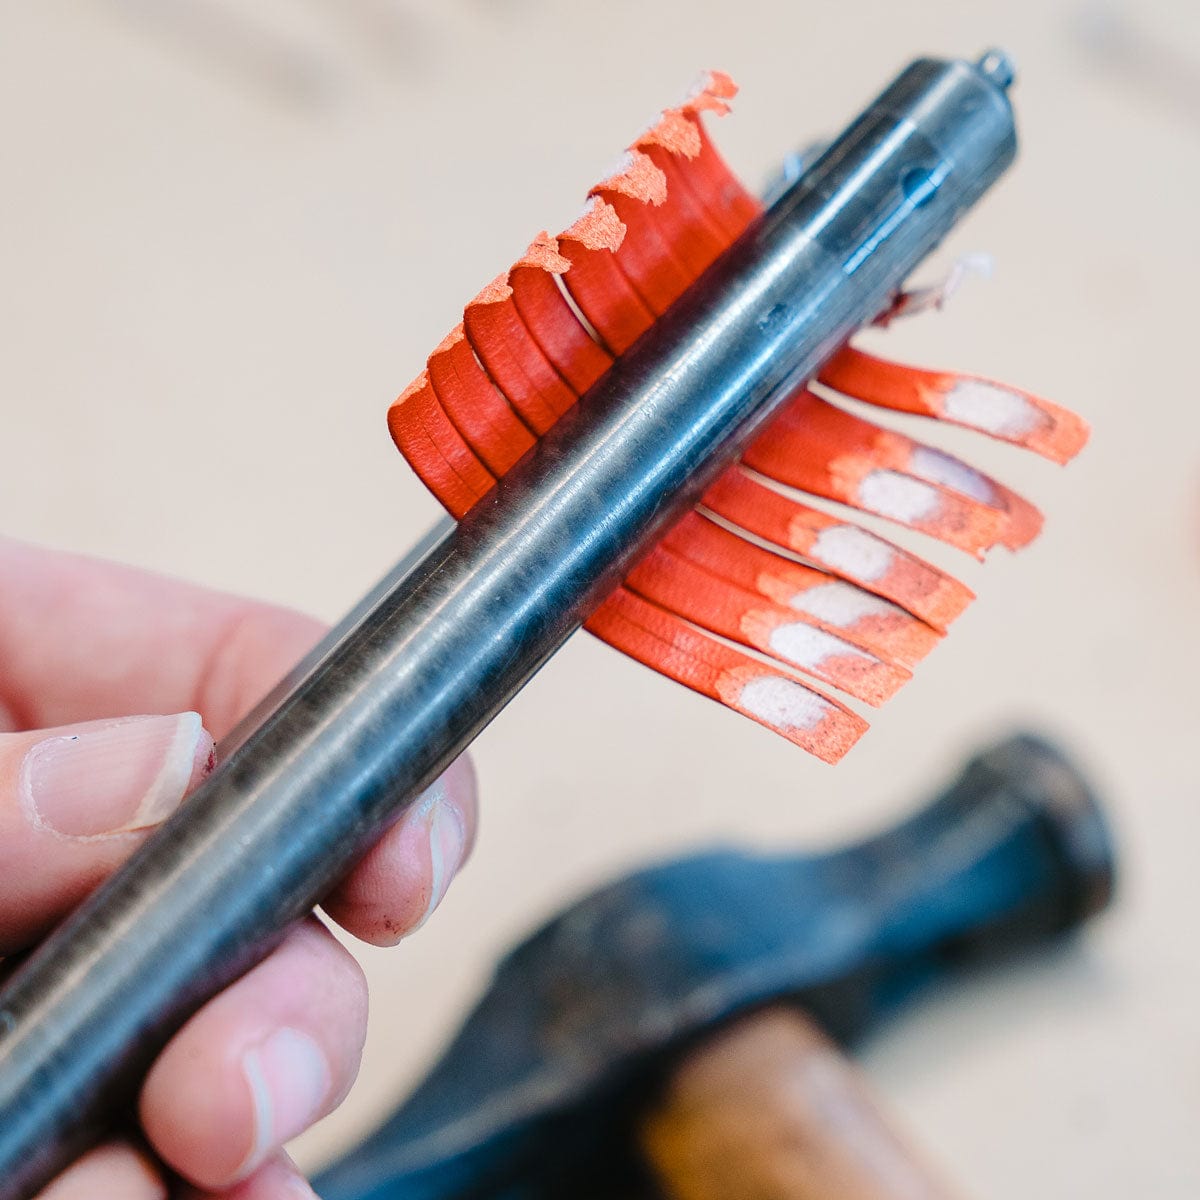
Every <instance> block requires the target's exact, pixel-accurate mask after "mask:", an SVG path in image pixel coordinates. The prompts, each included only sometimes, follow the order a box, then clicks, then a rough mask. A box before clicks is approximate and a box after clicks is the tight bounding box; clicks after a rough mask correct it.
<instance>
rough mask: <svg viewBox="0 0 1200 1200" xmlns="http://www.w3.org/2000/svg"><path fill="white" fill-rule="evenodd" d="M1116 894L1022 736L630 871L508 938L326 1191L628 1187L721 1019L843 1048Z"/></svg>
mask: <svg viewBox="0 0 1200 1200" xmlns="http://www.w3.org/2000/svg"><path fill="white" fill-rule="evenodd" d="M1112 886H1113V858H1112V851H1111V843H1110V839H1109V836H1108V833H1107V830H1106V826H1105V822H1104V819H1103V817H1102V815H1101V813H1100V810H1099V808H1098V806H1097V804H1096V801H1095V799H1094V797H1093V795H1092V793H1091V791H1090V789H1089V788H1088V787H1087V785H1086V784H1085V783H1084V781H1083V779H1082V778H1081V776H1080V775H1079V774H1078V772H1077V771H1076V770H1075V769H1074V768H1073V767H1072V766H1071V765H1070V763H1069V762H1068V761H1067V760H1066V759H1065V758H1064V757H1063V756H1062V755H1061V754H1060V753H1059V752H1058V751H1057V750H1055V749H1054V748H1053V747H1051V746H1050V745H1048V744H1047V743H1046V742H1044V741H1041V740H1039V739H1037V738H1034V737H1030V736H1018V737H1014V738H1010V739H1008V740H1007V741H1004V742H1001V743H1000V744H998V745H996V746H994V747H992V748H990V749H988V750H986V751H985V752H983V753H981V754H979V755H977V756H976V757H974V758H973V759H971V761H970V762H969V763H968V764H967V766H966V767H965V768H964V770H963V771H962V773H961V775H960V776H959V778H958V779H957V780H956V781H955V782H954V783H953V784H952V785H951V786H950V787H949V788H947V789H946V790H945V791H944V792H943V793H942V794H941V795H940V796H938V797H937V798H936V799H935V800H934V801H933V802H932V803H931V804H929V805H928V806H927V807H926V808H924V809H923V810H921V811H919V812H917V813H916V814H915V815H914V816H912V817H910V818H909V819H908V820H906V821H904V822H903V823H901V824H900V825H898V826H896V827H895V828H893V829H890V830H888V831H886V832H884V833H881V834H879V835H877V836H875V837H873V838H870V839H868V840H866V841H863V842H859V843H857V844H854V845H850V846H847V847H845V848H843V849H839V850H836V851H834V852H832V853H829V854H824V855H817V856H812V855H807V856H772V855H767V856H763V855H753V854H747V853H741V852H737V851H733V850H715V851H712V852H708V853H703V854H698V855H694V856H690V857H687V858H681V859H677V860H674V861H671V862H667V863H663V864H661V865H658V866H653V867H649V868H647V869H645V870H641V871H638V872H636V873H634V874H632V875H630V876H628V877H626V878H624V879H622V880H620V881H618V882H616V883H613V884H610V885H609V886H607V887H605V888H603V889H601V890H600V891H598V892H595V893H594V894H592V895H590V896H588V897H586V898H585V899H583V900H581V901H579V902H578V903H577V904H575V905H574V906H572V907H571V908H569V909H567V910H566V911H565V912H563V913H562V914H561V915H559V916H558V917H556V918H555V919H554V920H552V921H550V922H549V923H548V924H547V925H545V926H544V927H543V928H541V929H540V930H538V931H537V932H536V933H535V934H533V935H532V936H531V937H530V938H529V939H528V940H527V941H525V942H523V943H522V944H521V945H519V946H517V947H516V948H515V949H514V950H513V951H512V952H511V953H510V954H509V955H508V956H507V957H506V958H505V959H504V960H503V961H502V962H501V963H500V964H499V966H498V968H497V970H496V974H495V978H494V980H493V982H492V985H491V987H490V988H489V989H488V991H487V993H486V994H485V995H484V997H483V999H482V1000H481V1001H480V1002H479V1004H478V1005H477V1006H476V1008H475V1010H474V1011H473V1012H472V1013H471V1014H470V1016H469V1017H468V1018H467V1020H466V1021H465V1023H464V1024H463V1026H462V1028H461V1030H460V1031H459V1033H458V1035H457V1037H456V1038H455V1039H454V1041H453V1042H452V1043H451V1045H450V1047H449V1048H448V1050H447V1051H446V1052H445V1054H444V1055H443V1056H442V1058H441V1060H440V1061H439V1062H438V1063H437V1064H436V1065H435V1066H434V1068H433V1069H432V1071H431V1072H430V1073H429V1075H428V1076H427V1077H426V1079H425V1080H424V1082H422V1083H421V1085H420V1086H419V1087H418V1088H417V1090H416V1091H415V1092H414V1093H413V1095H412V1096H411V1098H410V1099H409V1100H408V1101H406V1102H405V1103H404V1104H403V1105H401V1107H400V1108H399V1109H397V1111H396V1112H395V1113H394V1114H393V1115H392V1116H391V1117H390V1118H388V1120H387V1121H386V1122H385V1123H384V1124H383V1125H382V1126H381V1127H380V1128H379V1129H378V1130H377V1131H376V1132H375V1133H374V1134H372V1135H371V1136H370V1137H368V1138H367V1139H366V1141H364V1142H363V1143H362V1144H361V1145H360V1146H358V1147H357V1148H356V1149H354V1150H353V1151H351V1152H350V1153H349V1154H348V1155H347V1156H346V1157H344V1158H343V1159H341V1160H340V1161H339V1162H337V1163H335V1164H334V1165H333V1166H332V1167H330V1168H329V1169H328V1171H327V1172H326V1173H325V1174H324V1175H323V1176H321V1177H320V1178H318V1179H317V1180H316V1181H315V1186H316V1188H317V1190H318V1193H319V1194H320V1195H321V1196H323V1197H325V1200H401V1198H403V1200H434V1198H443V1197H444V1198H449V1197H469V1196H481V1195H484V1194H486V1195H488V1196H493V1197H497V1196H501V1195H502V1196H504V1197H506V1198H511V1200H515V1198H516V1197H525V1198H529V1200H532V1198H533V1197H539V1196H541V1197H545V1196H552V1195H556V1194H563V1195H574V1196H584V1195H586V1194H588V1193H589V1191H591V1190H592V1189H593V1188H594V1187H595V1186H596V1185H597V1184H598V1183H599V1182H600V1181H601V1180H604V1181H606V1183H608V1184H613V1185H619V1186H621V1187H623V1188H626V1189H628V1188H629V1187H630V1186H631V1184H630V1180H631V1179H633V1178H634V1177H635V1176H636V1170H637V1168H636V1166H635V1165H634V1164H633V1162H632V1159H631V1151H630V1147H631V1146H632V1144H633V1142H632V1138H631V1137H630V1136H629V1130H630V1121H631V1119H632V1115H633V1114H634V1112H635V1110H636V1104H637V1102H638V1101H644V1100H645V1099H646V1097H647V1096H648V1095H649V1094H650V1093H651V1092H652V1090H653V1088H654V1087H655V1085H656V1081H657V1080H658V1079H659V1078H661V1076H662V1073H663V1071H664V1070H665V1069H666V1067H667V1065H668V1064H669V1063H670V1062H671V1061H672V1060H673V1059H674V1058H675V1057H676V1055H677V1054H678V1053H679V1052H681V1051H682V1050H683V1049H684V1048H686V1047H687V1046H688V1045H689V1044H690V1043H692V1042H693V1041H695V1040H696V1039H698V1038H700V1037H702V1036H703V1035H704V1034H705V1033H706V1032H708V1031H709V1030H711V1029H713V1028H715V1027H716V1026H718V1025H720V1024H721V1023H723V1022H725V1021H728V1020H730V1019H732V1018H734V1017H736V1016H738V1015H740V1014H742V1013H744V1012H746V1011H748V1010H751V1009H753V1008H755V1007H757V1006H760V1005H764V1004H767V1003H770V1002H777V1001H779V1000H781V999H786V1000H788V1001H790V1002H792V1003H794V1004H796V1005H797V1006H799V1007H801V1008H803V1009H804V1010H806V1011H807V1012H808V1013H809V1014H810V1015H811V1016H812V1017H813V1018H815V1020H816V1021H817V1022H818V1023H819V1024H821V1025H822V1026H823V1027H824V1029H825V1030H826V1031H827V1032H828V1033H829V1034H831V1035H832V1036H833V1037H834V1038H835V1039H837V1040H838V1041H840V1042H841V1043H842V1044H843V1045H849V1044H852V1043H853V1042H854V1041H856V1040H857V1039H859V1038H861V1037H862V1036H864V1035H865V1034H867V1033H868V1032H869V1031H870V1030H871V1029H872V1028H873V1027H874V1026H875V1025H877V1024H878V1023H879V1022H880V1021H882V1020H883V1019H884V1018H886V1017H887V1015H888V1014H889V1013H890V1012H892V1011H894V1010H895V1009H896V1008H897V1007H898V1006H899V1005H900V1004H901V1003H902V1002H903V1001H904V1000H905V999H907V998H908V997H909V996H910V995H911V994H912V993H913V992H915V991H917V990H918V989H919V988H920V987H922V986H923V985H926V984H928V983H930V982H931V981H933V980H935V979H936V978H938V977H939V976H942V975H945V974H948V973H950V972H952V971H953V970H955V969H956V968H960V967H962V966H963V965H965V964H969V963H972V962H978V961H980V960H986V959H989V958H994V957H996V956H998V955H1002V954H1004V953H1005V952H1010V951H1012V950H1014V949H1017V948H1020V947H1024V946H1029V945H1033V944H1036V943H1038V942H1041V941H1044V940H1046V939H1049V938H1053V937H1055V936H1056V935H1060V934H1063V933H1066V932H1067V931H1069V930H1071V929H1073V928H1075V927H1076V926H1077V925H1078V924H1080V923H1081V922H1082V921H1083V920H1084V919H1085V918H1086V917H1087V916H1089V915H1090V914H1092V913H1095V912H1097V911H1099V910H1100V909H1101V908H1103V907H1104V906H1105V905H1106V904H1107V902H1108V900H1109V898H1110V896H1111V894H1112ZM626 1194H628V1191H626Z"/></svg>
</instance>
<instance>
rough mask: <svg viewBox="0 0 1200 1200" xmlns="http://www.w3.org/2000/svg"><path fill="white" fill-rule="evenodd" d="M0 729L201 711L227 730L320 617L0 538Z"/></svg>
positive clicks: (218, 732)
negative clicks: (134, 714) (0, 583)
mask: <svg viewBox="0 0 1200 1200" xmlns="http://www.w3.org/2000/svg"><path fill="white" fill-rule="evenodd" d="M0 579H2V580H3V581H4V586H3V587H2V588H0V662H2V663H4V672H3V675H2V677H0V731H4V730H6V729H7V730H10V731H11V730H23V729H37V728H44V727H47V726H54V725H66V724H71V723H74V722H77V721H91V720H97V719H99V718H102V717H115V716H122V715H124V714H126V713H130V712H165V713H170V712H180V711H185V710H195V711H197V712H200V713H203V714H204V719H205V724H206V726H207V727H208V728H209V729H210V730H211V731H212V733H213V734H214V735H215V736H216V737H217V738H220V737H221V736H223V735H224V734H225V733H226V732H227V731H228V730H229V729H230V728H231V727H232V726H233V725H234V724H236V722H237V721H238V719H239V718H240V717H242V716H243V715H244V714H245V713H247V712H248V711H249V710H250V709H251V708H253V706H254V704H255V703H256V702H257V701H258V700H259V699H260V698H261V697H262V696H263V695H265V694H266V692H267V691H268V690H269V689H270V688H271V687H272V686H273V685H274V684H275V683H277V682H278V681H279V680H280V679H281V678H282V677H283V676H284V674H286V672H287V671H288V670H289V669H290V668H291V667H292V666H294V665H295V663H296V662H297V661H298V660H299V659H300V658H301V657H302V656H303V655H304V654H305V653H306V652H307V651H308V650H309V649H311V647H312V646H313V645H314V644H315V643H316V641H317V639H318V638H319V637H320V636H321V634H322V632H323V631H324V627H323V626H322V625H321V624H320V622H318V621H315V620H313V619H312V618H311V617H306V616H303V615H302V614H300V613H297V612H294V611H292V610H290V609H285V608H276V607H274V606H272V605H269V604H263V603H260V602H258V601H253V600H246V599H243V598H241V597H237V596H230V595H227V594H225V593H222V592H216V591H211V590H209V589H207V588H202V587H197V586H194V585H192V584H187V583H183V582H181V581H179V580H175V579H169V578H167V577H165V576H162V575H156V574H154V573H152V572H149V571H142V570H138V569H137V568H134V567H127V566H122V565H120V564H117V563H111V562H105V561H103V560H101V559H94V558H87V557H84V556H82V555H76V554H68V553H64V552H62V551H57V550H48V549H45V548H42V547H39V546H31V545H28V544H26V543H23V542H18V541H15V540H13V539H11V538H0Z"/></svg>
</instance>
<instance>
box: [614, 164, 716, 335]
mask: <svg viewBox="0 0 1200 1200" xmlns="http://www.w3.org/2000/svg"><path fill="white" fill-rule="evenodd" d="M590 195H593V196H598V197H599V198H600V199H602V200H604V201H605V202H606V203H607V204H609V205H611V206H612V209H613V211H614V212H615V213H616V214H617V217H618V218H619V219H620V221H621V223H622V224H623V225H624V226H625V229H626V231H627V232H626V235H625V239H624V241H623V242H622V243H621V246H620V248H619V249H618V250H617V251H616V258H617V264H618V266H619V267H620V268H621V270H622V272H623V273H624V274H625V277H626V278H627V279H628V280H629V282H630V283H631V284H632V285H633V287H634V289H635V290H636V291H637V294H638V296H639V297H641V299H642V301H643V302H644V303H645V305H646V307H647V308H649V309H650V310H651V312H653V313H655V314H656V315H658V314H661V313H664V312H666V310H667V308H668V307H670V305H671V304H672V303H673V302H674V301H675V300H677V299H678V298H679V296H681V295H682V294H683V292H684V291H685V290H686V289H687V286H688V284H690V283H691V282H692V280H693V279H694V278H695V273H694V272H692V271H689V270H688V268H687V267H686V266H685V265H684V261H683V259H682V257H681V256H677V255H676V253H675V252H674V250H673V247H672V240H671V228H670V222H669V221H664V220H663V213H662V212H660V211H659V209H660V206H662V205H663V204H665V202H666V199H667V181H666V177H665V176H664V175H663V173H662V172H661V171H660V170H659V169H658V168H657V167H656V166H655V165H654V164H653V163H652V162H651V161H650V159H649V158H648V157H647V156H646V155H645V154H643V153H641V151H638V150H631V151H628V152H627V153H626V155H625V157H624V159H623V160H622V162H621V165H620V167H619V168H618V169H617V171H616V172H614V173H613V174H612V175H610V176H608V178H607V179H603V180H601V181H600V182H599V183H598V184H596V186H595V187H594V188H592V190H591V192H590Z"/></svg>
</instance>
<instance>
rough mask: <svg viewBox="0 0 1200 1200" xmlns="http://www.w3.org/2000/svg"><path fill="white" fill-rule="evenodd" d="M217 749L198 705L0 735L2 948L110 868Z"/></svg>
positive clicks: (50, 918) (58, 911)
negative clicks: (168, 712) (171, 712)
mask: <svg viewBox="0 0 1200 1200" xmlns="http://www.w3.org/2000/svg"><path fill="white" fill-rule="evenodd" d="M212 758H213V741H212V738H211V737H210V736H209V734H208V733H207V732H206V730H205V729H204V727H203V725H202V724H201V722H200V717H199V716H198V715H197V714H196V713H194V712H188V713H178V714H175V715H173V716H166V717H124V718H120V719H117V720H110V721H94V722H90V723H87V724H80V725H67V726H62V727H60V728H57V729H43V730H38V731H36V732H33V733H6V734H0V954H9V953H11V952H12V951H14V950H16V949H19V948H21V947H23V946H25V945H28V944H29V943H30V942H31V941H33V940H34V939H35V938H36V937H37V936H38V935H40V934H41V933H43V932H44V931H45V930H46V929H48V928H49V927H50V926H51V925H53V924H55V923H56V922H57V921H58V920H60V919H61V918H62V917H64V916H65V915H66V914H67V913H68V912H69V911H70V910H71V909H73V908H74V907H75V906H76V905H77V904H78V903H79V902H80V901H81V900H82V899H83V898H84V896H86V895H87V894H88V893H89V892H90V891H91V890H92V889H93V888H95V887H96V885H97V884H98V883H99V882H100V881H101V880H102V879H104V878H105V877H106V876H108V875H109V874H111V872H112V871H113V870H114V869H115V868H116V866H117V865H118V864H119V863H120V862H121V861H123V860H124V859H125V858H126V857H128V855H129V854H130V853H131V852H132V851H133V849H134V848H135V847H136V846H137V845H138V844H139V843H140V841H141V839H142V837H143V836H144V833H145V831H146V830H147V829H148V828H150V827H151V826H153V825H154V824H156V823H157V822H158V821H161V820H162V819H163V818H164V817H166V816H167V815H168V814H169V813H170V812H171V811H172V810H173V809H174V808H176V807H177V806H178V804H179V803H180V801H181V800H182V799H183V798H184V796H185V795H187V793H188V792H189V791H190V790H191V789H192V788H193V787H194V786H195V785H196V784H197V783H198V782H199V781H200V780H201V779H202V778H203V777H204V775H205V774H207V772H208V771H209V770H211V768H212Z"/></svg>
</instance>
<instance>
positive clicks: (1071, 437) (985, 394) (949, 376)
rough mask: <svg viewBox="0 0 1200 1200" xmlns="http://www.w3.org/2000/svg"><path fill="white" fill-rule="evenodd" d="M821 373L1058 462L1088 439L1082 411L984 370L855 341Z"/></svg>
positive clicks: (858, 395) (831, 382) (893, 404)
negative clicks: (882, 351) (892, 354)
mask: <svg viewBox="0 0 1200 1200" xmlns="http://www.w3.org/2000/svg"><path fill="white" fill-rule="evenodd" d="M818 378H819V379H820V381H821V383H823V384H826V385H827V386H829V387H831V388H833V389H834V390H835V391H839V392H841V393H842V394H843V395H846V396H853V397H854V398H855V399H856V400H864V401H866V403H868V404H875V405H878V406H879V407H881V408H890V409H894V410H896V411H897V412H908V413H919V414H920V415H921V416H926V417H936V418H938V419H939V420H942V421H948V422H949V423H950V424H952V425H962V426H965V427H966V428H967V429H976V430H979V431H980V432H982V433H986V434H989V435H990V436H991V437H994V438H998V439H999V440H1001V441H1004V442H1011V443H1012V444H1013V445H1016V446H1023V447H1025V448H1026V449H1027V450H1033V451H1034V452H1035V453H1037V454H1041V455H1043V456H1044V457H1046V458H1048V459H1051V460H1052V461H1053V462H1057V463H1065V462H1068V461H1069V460H1070V459H1072V458H1074V457H1075V455H1076V454H1078V453H1079V451H1080V450H1082V449H1083V446H1084V444H1085V443H1086V442H1087V439H1088V426H1087V422H1086V421H1084V420H1083V418H1082V417H1079V416H1077V415H1076V414H1075V413H1073V412H1070V411H1069V410H1068V409H1065V408H1061V407H1059V405H1057V404H1051V403H1050V402H1049V401H1048V400H1043V399H1041V398H1040V397H1038V396H1034V395H1032V394H1031V393H1029V392H1024V391H1021V390H1020V389H1018V388H1013V387H1009V386H1007V385H1006V384H1002V383H996V382H994V381H993V380H991V379H984V378H982V377H981V376H978V375H961V374H956V373H953V372H948V371H926V370H923V369H922V368H920V367H909V366H905V365H903V364H901V363H895V362H888V361H887V360H886V359H882V358H876V357H875V356H874V355H871V354H865V353H864V352H863V351H861V350H856V349H855V348H854V347H852V346H846V347H844V348H843V349H842V350H841V351H839V352H838V353H837V354H836V355H834V357H833V358H831V359H830V360H829V362H828V363H826V364H825V366H824V367H822V368H821V373H820V375H819V376H818Z"/></svg>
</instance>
